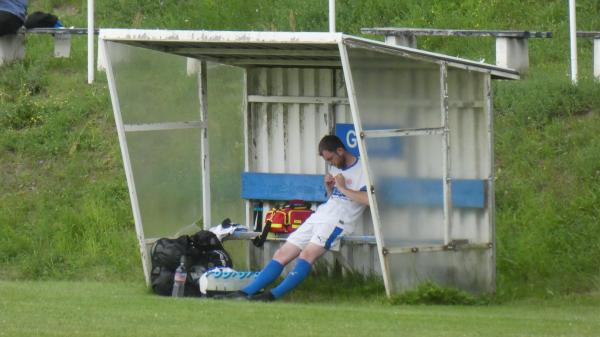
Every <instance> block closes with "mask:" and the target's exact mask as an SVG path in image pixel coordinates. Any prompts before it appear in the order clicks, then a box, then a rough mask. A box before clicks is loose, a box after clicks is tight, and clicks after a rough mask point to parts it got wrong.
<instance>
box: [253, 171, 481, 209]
mask: <svg viewBox="0 0 600 337" xmlns="http://www.w3.org/2000/svg"><path fill="white" fill-rule="evenodd" d="M377 185H381V187H380V190H378V191H377V192H376V193H377V197H378V202H379V203H389V204H392V205H395V206H424V207H442V205H443V187H442V186H443V185H442V180H441V179H414V178H389V179H384V180H382V181H381V182H379V183H378V184H377ZM241 196H242V198H243V199H252V200H275V201H287V200H291V199H302V200H306V201H316V202H324V201H326V196H325V187H324V186H323V176H322V175H318V174H276V173H257V172H244V173H242V195H241ZM452 204H453V206H454V207H456V208H484V207H485V181H483V180H474V179H457V180H453V181H452Z"/></svg>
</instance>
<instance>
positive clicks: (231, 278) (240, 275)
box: [198, 267, 259, 295]
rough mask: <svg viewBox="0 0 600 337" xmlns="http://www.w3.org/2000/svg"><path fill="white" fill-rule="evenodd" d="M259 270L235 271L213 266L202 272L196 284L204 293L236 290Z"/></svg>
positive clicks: (252, 278) (256, 274)
mask: <svg viewBox="0 0 600 337" xmlns="http://www.w3.org/2000/svg"><path fill="white" fill-rule="evenodd" d="M258 274H259V272H251V271H235V270H233V269H231V268H227V267H225V268H215V269H211V270H209V271H207V272H206V273H204V274H203V275H202V276H201V277H200V280H199V281H198V283H199V284H198V285H199V287H200V292H201V293H202V294H204V295H207V294H208V295H210V294H215V293H228V292H232V291H238V290H240V289H242V288H243V287H244V286H246V285H247V284H248V283H250V281H252V280H254V279H255V278H256V277H257V276H258Z"/></svg>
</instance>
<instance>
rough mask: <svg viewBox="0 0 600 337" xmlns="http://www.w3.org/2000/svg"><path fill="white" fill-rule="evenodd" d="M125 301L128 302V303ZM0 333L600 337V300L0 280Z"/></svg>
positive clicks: (591, 298)
mask: <svg viewBox="0 0 600 337" xmlns="http://www.w3.org/2000/svg"><path fill="white" fill-rule="evenodd" d="M124 299H126V300H124ZM0 313H1V314H0V324H1V326H2V329H0V336H11V337H19V336H27V337H29V336H181V335H186V336H233V335H235V336H299V335H302V336H365V335H373V336H490V337H491V336H521V335H522V336H597V333H598V331H600V322H599V321H598V319H597V318H598V317H599V316H600V297H598V295H597V294H596V295H593V296H589V297H585V298H584V297H570V298H560V299H554V300H535V301H526V302H525V301H520V302H514V303H509V304H506V305H502V306H481V307H463V306H452V307H450V306H399V307H390V306H387V305H382V304H381V303H377V302H356V301H354V302H352V303H347V302H339V301H333V302H332V301H327V302H317V303H310V304H308V303H306V304H299V303H289V302H280V303H248V302H238V301H233V302H232V301H214V300H198V299H184V300H173V299H171V298H161V297H157V296H153V295H150V294H149V293H148V291H147V290H146V289H145V288H144V287H143V286H142V285H141V284H137V285H132V284H131V283H111V282H108V283H97V282H85V283H82V282H23V283H16V282H6V281H0Z"/></svg>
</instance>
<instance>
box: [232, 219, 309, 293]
mask: <svg viewBox="0 0 600 337" xmlns="http://www.w3.org/2000/svg"><path fill="white" fill-rule="evenodd" d="M312 230H313V223H312V222H310V221H307V222H305V223H304V224H302V226H300V228H298V229H297V230H296V231H295V232H293V233H292V234H290V236H289V237H288V239H287V241H286V243H284V244H283V246H281V247H280V248H279V249H277V251H276V252H275V254H274V255H273V259H272V260H271V261H269V263H267V265H266V266H265V267H264V268H263V270H262V271H261V272H260V274H258V277H257V278H256V279H254V280H253V281H252V282H250V283H249V284H248V285H247V286H245V287H244V288H242V292H243V293H245V294H246V295H254V294H256V293H257V292H259V291H260V290H261V289H263V288H264V287H266V286H267V285H269V284H270V283H271V282H273V281H275V280H276V279H277V278H278V277H279V275H281V272H282V271H283V267H284V266H285V265H287V264H288V263H289V262H290V261H292V260H293V259H295V258H296V257H297V256H298V255H299V254H300V252H301V251H302V248H304V246H306V245H307V244H308V242H309V241H310V238H311V237H312Z"/></svg>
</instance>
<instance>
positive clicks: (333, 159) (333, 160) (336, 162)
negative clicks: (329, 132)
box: [321, 150, 346, 169]
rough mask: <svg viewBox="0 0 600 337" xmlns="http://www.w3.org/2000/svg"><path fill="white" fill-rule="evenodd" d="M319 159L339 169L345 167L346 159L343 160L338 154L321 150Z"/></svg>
mask: <svg viewBox="0 0 600 337" xmlns="http://www.w3.org/2000/svg"><path fill="white" fill-rule="evenodd" d="M321 157H323V160H325V161H326V162H328V163H329V164H330V165H333V166H335V167H337V168H339V169H343V168H344V167H346V158H344V156H342V155H340V154H339V153H338V152H331V151H327V150H323V152H321Z"/></svg>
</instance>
